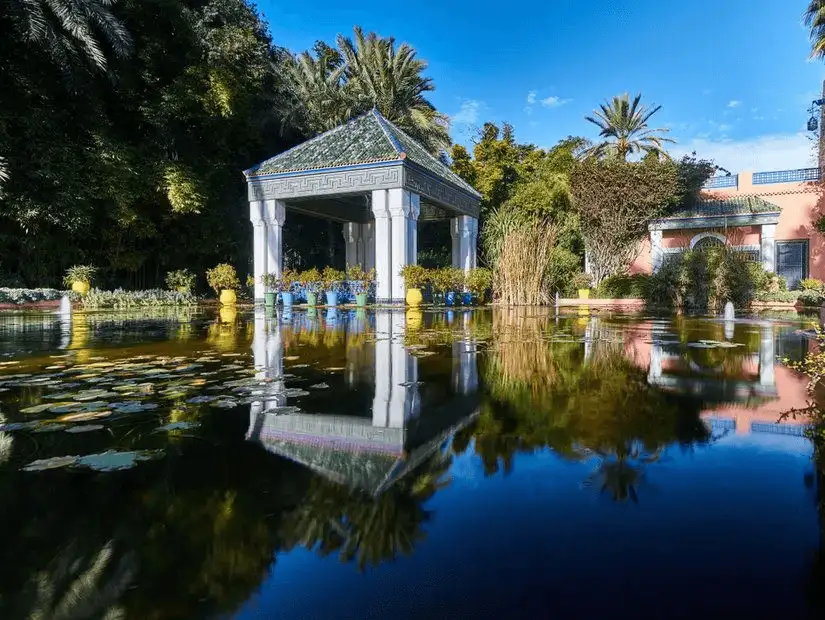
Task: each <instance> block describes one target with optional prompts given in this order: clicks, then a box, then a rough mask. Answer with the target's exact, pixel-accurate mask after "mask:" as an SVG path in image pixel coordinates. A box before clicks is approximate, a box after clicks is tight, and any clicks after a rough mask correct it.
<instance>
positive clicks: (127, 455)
mask: <svg viewBox="0 0 825 620" xmlns="http://www.w3.org/2000/svg"><path fill="white" fill-rule="evenodd" d="M162 454H163V452H162V451H161V450H151V451H150V450H143V451H140V452H138V451H131V452H115V451H114V450H108V451H106V452H102V453H100V454H90V455H88V456H83V457H79V458H77V460H76V461H75V463H74V466H76V467H87V468H89V469H92V470H94V471H119V470H123V469H131V468H132V467H134V466H135V465H137V464H138V463H139V462H141V461H150V460H152V459H156V458H159V457H160V456H161V455H162Z"/></svg>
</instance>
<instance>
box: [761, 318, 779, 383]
mask: <svg viewBox="0 0 825 620" xmlns="http://www.w3.org/2000/svg"><path fill="white" fill-rule="evenodd" d="M759 336H760V338H759V385H763V386H765V387H772V386H774V385H775V384H776V377H775V375H774V364H775V362H776V352H775V348H774V338H773V327H772V326H771V325H766V326H764V327H762V329H761V330H760V334H759Z"/></svg>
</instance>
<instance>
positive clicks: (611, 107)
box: [585, 93, 674, 160]
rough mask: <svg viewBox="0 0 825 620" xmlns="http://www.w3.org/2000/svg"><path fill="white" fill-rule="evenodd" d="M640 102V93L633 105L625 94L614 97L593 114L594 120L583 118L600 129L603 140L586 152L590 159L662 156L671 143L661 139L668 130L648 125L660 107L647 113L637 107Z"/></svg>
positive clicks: (643, 106)
mask: <svg viewBox="0 0 825 620" xmlns="http://www.w3.org/2000/svg"><path fill="white" fill-rule="evenodd" d="M641 98H642V95H641V93H639V94H638V95H636V96H635V97H634V98H633V101H632V102H631V101H630V95H628V94H627V93H625V94H624V95H621V96H618V97H613V100H612V101H606V102H605V103H603V104H602V105H601V106H600V109H599V110H596V111H594V116H586V117H585V118H586V119H587V120H588V121H590V122H591V123H593V124H594V125H596V126H597V127H598V128H599V137H601V138H604V140H603V141H602V142H600V143H599V144H596V145H595V146H593V147H592V148H591V149H589V150H588V154H589V155H591V156H594V157H604V156H615V157H619V158H621V159H623V160H626V159H627V156H628V155H632V154H634V153H657V154H664V146H663V145H664V143H665V142H671V143H672V142H674V141H673V140H671V139H670V138H666V137H664V136H662V135H661V134H664V133H667V131H668V130H667V129H662V128H659V129H651V128H650V127H649V126H648V124H647V122H648V121H649V120H650V117H651V116H653V115H654V114H656V112H658V111H659V110H660V109H661V108H662V106H660V105H658V106H656V107H654V108H652V109H648V108H647V106H645V105H641V104H640V103H639V101H640V100H641Z"/></svg>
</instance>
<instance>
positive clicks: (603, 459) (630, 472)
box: [582, 441, 661, 504]
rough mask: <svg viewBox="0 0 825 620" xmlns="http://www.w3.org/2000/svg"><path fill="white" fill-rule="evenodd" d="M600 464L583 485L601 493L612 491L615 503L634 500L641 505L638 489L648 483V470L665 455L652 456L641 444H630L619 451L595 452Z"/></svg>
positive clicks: (630, 442)
mask: <svg viewBox="0 0 825 620" xmlns="http://www.w3.org/2000/svg"><path fill="white" fill-rule="evenodd" d="M595 454H597V455H598V460H599V465H598V467H597V468H596V469H595V470H594V471H593V473H591V474H590V475H589V476H588V477H587V478H586V479H585V480H584V482H583V483H582V486H584V487H589V488H597V489H598V491H599V493H604V492H605V491H609V492H610V496H611V498H612V499H613V501H616V502H625V501H627V499H628V498H630V499H631V500H632V501H633V503H634V504H638V503H639V495H638V492H637V490H638V488H639V485H640V484H641V483H642V482H643V480H644V468H645V466H646V465H647V464H649V463H654V462H656V461H658V460H659V458H660V456H661V452H660V450H659V449H657V450H656V451H655V452H653V453H650V452H647V451H646V450H644V448H643V446H642V445H641V443H640V442H638V441H629V442H626V443H625V444H624V445H622V446H620V447H619V448H618V449H614V450H609V451H605V450H595Z"/></svg>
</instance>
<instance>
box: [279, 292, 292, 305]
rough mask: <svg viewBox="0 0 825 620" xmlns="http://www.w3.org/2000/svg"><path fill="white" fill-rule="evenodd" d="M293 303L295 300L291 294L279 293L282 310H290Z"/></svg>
mask: <svg viewBox="0 0 825 620" xmlns="http://www.w3.org/2000/svg"><path fill="white" fill-rule="evenodd" d="M293 301H295V298H294V297H293V295H292V293H281V303H282V304H283V305H284V308H291V307H292V302H293Z"/></svg>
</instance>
